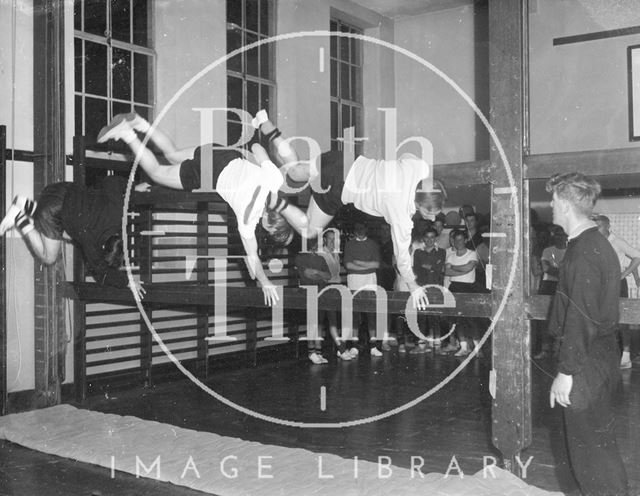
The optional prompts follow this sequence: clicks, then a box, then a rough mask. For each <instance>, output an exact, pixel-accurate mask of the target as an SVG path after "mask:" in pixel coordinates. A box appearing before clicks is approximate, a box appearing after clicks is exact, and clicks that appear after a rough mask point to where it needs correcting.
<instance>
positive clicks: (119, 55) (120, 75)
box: [111, 48, 131, 100]
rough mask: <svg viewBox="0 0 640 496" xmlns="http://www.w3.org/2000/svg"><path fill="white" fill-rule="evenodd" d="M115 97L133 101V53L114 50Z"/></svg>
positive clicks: (113, 88)
mask: <svg viewBox="0 0 640 496" xmlns="http://www.w3.org/2000/svg"><path fill="white" fill-rule="evenodd" d="M111 70H112V73H111V74H112V76H111V81H112V82H111V84H112V91H113V97H114V98H118V99H119V100H131V52H129V51H128V50H122V49H121V48H114V49H113V52H112V56H111Z"/></svg>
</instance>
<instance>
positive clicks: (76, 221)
mask: <svg viewBox="0 0 640 496" xmlns="http://www.w3.org/2000/svg"><path fill="white" fill-rule="evenodd" d="M126 187H127V182H126V180H125V179H124V178H122V177H116V176H110V177H106V178H105V179H104V180H103V181H102V183H101V185H100V186H99V187H97V188H87V187H84V186H80V185H78V184H74V183H70V182H59V183H53V184H50V185H48V186H46V187H45V188H44V189H43V190H42V193H41V194H40V196H39V197H38V200H37V201H34V200H31V199H29V198H26V197H24V196H16V197H15V198H14V200H13V203H12V204H11V206H10V207H9V210H8V211H7V214H6V215H5V218H4V219H3V220H2V223H0V235H3V234H4V233H5V232H6V231H7V230H8V229H11V228H12V227H16V228H17V229H18V230H19V231H20V233H21V234H22V238H23V239H24V241H25V243H26V244H27V246H28V248H29V250H30V251H31V253H32V255H33V256H34V257H35V258H36V259H37V260H39V261H41V262H42V263H44V264H46V265H52V264H54V263H55V262H56V260H57V259H58V256H59V255H60V251H61V250H62V243H63V233H64V232H66V233H67V234H68V235H69V237H70V238H71V240H72V242H74V243H75V244H76V245H77V246H78V247H79V248H80V250H81V252H82V255H83V257H84V259H85V262H86V264H87V269H88V271H89V273H90V274H91V275H92V276H93V278H94V279H95V280H96V282H97V283H99V284H102V285H108V286H114V287H119V288H124V287H127V286H128V285H129V280H128V278H127V275H126V273H125V272H124V271H123V270H122V263H123V258H124V255H123V251H122V237H121V231H122V207H123V202H124V195H125V191H126ZM133 289H135V291H136V294H137V295H138V296H139V297H142V296H143V295H144V293H145V291H144V289H143V288H142V286H141V284H140V283H139V282H138V281H135V285H134V286H133Z"/></svg>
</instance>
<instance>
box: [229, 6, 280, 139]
mask: <svg viewBox="0 0 640 496" xmlns="http://www.w3.org/2000/svg"><path fill="white" fill-rule="evenodd" d="M274 32H275V0H227V53H231V52H232V51H234V50H237V49H239V48H242V47H244V46H247V45H249V44H251V43H254V42H257V41H259V40H262V39H265V38H268V37H269V36H272V35H273V34H274ZM274 65H275V64H274V44H273V43H267V44H265V45H261V46H259V47H256V48H252V49H251V50H246V51H243V52H242V53H240V54H238V55H235V56H234V57H231V58H230V59H229V60H228V61H227V107H228V108H238V109H243V110H246V111H247V112H249V113H250V114H251V115H255V114H256V112H257V111H258V110H260V109H266V110H267V111H269V112H271V113H273V111H274V110H275V88H276V85H275V76H274V70H273V68H274ZM241 133H242V126H241V124H240V119H239V118H238V116H237V115H236V114H233V113H231V112H229V115H228V117H227V140H228V144H233V143H236V142H237V141H238V139H239V138H240V136H241Z"/></svg>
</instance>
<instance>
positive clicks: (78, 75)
mask: <svg viewBox="0 0 640 496" xmlns="http://www.w3.org/2000/svg"><path fill="white" fill-rule="evenodd" d="M73 50H74V54H73V64H74V73H75V88H74V89H75V91H79V92H81V91H82V40H79V39H78V38H76V39H75V40H73Z"/></svg>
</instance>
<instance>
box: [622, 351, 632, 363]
mask: <svg viewBox="0 0 640 496" xmlns="http://www.w3.org/2000/svg"><path fill="white" fill-rule="evenodd" d="M630 360H631V352H629V351H623V352H622V358H621V359H620V361H621V362H628V361H630Z"/></svg>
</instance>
